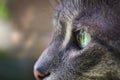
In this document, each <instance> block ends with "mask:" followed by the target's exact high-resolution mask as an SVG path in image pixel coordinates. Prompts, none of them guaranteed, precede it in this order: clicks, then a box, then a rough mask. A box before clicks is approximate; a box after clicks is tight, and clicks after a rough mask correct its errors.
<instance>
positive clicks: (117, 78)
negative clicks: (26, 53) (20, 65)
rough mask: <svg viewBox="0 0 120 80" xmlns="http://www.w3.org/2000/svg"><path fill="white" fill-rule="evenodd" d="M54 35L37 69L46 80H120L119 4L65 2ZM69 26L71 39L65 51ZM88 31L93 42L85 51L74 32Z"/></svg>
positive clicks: (115, 0)
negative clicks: (64, 42)
mask: <svg viewBox="0 0 120 80" xmlns="http://www.w3.org/2000/svg"><path fill="white" fill-rule="evenodd" d="M54 21H55V22H54V26H55V29H56V30H55V34H54V37H53V40H52V42H51V44H50V45H49V46H48V48H47V49H45V51H44V52H43V53H42V55H41V56H40V58H39V59H38V61H37V62H36V64H35V69H36V70H38V71H40V72H41V73H42V74H45V75H46V74H48V73H49V76H47V77H45V78H44V79H43V80H120V50H119V49H120V0H62V1H61V3H60V5H59V6H58V7H57V9H56V14H55V19H54ZM67 23H71V24H72V26H71V27H72V29H73V30H72V36H71V39H70V41H69V43H68V44H67V46H66V47H65V48H64V49H63V48H61V45H62V43H63V41H64V38H65V34H66V32H65V31H66V30H65V29H66V27H67ZM81 28H87V29H88V31H89V33H90V34H91V35H92V41H91V42H90V44H89V45H88V46H87V47H85V48H84V49H80V48H79V46H78V45H77V42H76V39H75V38H76V36H75V31H76V30H80V29H81Z"/></svg>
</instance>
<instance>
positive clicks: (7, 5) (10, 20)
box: [0, 0, 53, 80]
mask: <svg viewBox="0 0 120 80" xmlns="http://www.w3.org/2000/svg"><path fill="white" fill-rule="evenodd" d="M52 18H53V10H52V7H51V5H50V3H49V2H48V0H0V80H34V76H33V65H34V63H35V61H36V60H37V58H38V57H39V56H40V54H41V52H42V51H43V50H44V48H45V47H46V46H47V45H48V43H49V42H50V41H51V37H52V35H51V33H52Z"/></svg>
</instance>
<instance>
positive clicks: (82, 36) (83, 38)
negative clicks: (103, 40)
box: [77, 32, 91, 48]
mask: <svg viewBox="0 0 120 80" xmlns="http://www.w3.org/2000/svg"><path fill="white" fill-rule="evenodd" d="M77 41H78V44H79V46H80V47H81V48H85V47H86V46H87V45H88V44H89V43H90V41H91V35H90V34H89V33H87V32H79V33H78V34H77Z"/></svg>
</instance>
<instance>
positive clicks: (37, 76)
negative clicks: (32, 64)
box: [34, 70, 49, 80]
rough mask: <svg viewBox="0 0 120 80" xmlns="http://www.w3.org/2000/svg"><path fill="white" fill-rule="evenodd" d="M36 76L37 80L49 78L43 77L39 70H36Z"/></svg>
mask: <svg viewBox="0 0 120 80" xmlns="http://www.w3.org/2000/svg"><path fill="white" fill-rule="evenodd" d="M34 76H35V78H36V79H37V80H43V78H45V77H47V76H49V74H47V75H43V74H41V73H40V72H39V71H38V70H34Z"/></svg>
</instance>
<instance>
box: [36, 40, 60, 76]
mask: <svg viewBox="0 0 120 80" xmlns="http://www.w3.org/2000/svg"><path fill="white" fill-rule="evenodd" d="M58 53H59V43H56V42H55V43H51V45H49V46H48V48H46V49H45V50H44V51H43V53H42V54H41V56H40V57H39V59H38V60H37V62H36V63H35V65H34V70H38V71H39V72H40V73H41V74H43V75H44V74H48V73H49V69H50V66H51V65H52V64H53V61H54V60H56V59H57V57H58Z"/></svg>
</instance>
